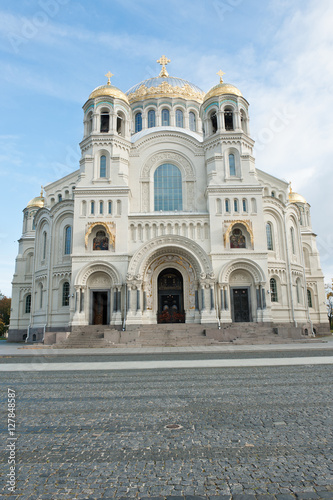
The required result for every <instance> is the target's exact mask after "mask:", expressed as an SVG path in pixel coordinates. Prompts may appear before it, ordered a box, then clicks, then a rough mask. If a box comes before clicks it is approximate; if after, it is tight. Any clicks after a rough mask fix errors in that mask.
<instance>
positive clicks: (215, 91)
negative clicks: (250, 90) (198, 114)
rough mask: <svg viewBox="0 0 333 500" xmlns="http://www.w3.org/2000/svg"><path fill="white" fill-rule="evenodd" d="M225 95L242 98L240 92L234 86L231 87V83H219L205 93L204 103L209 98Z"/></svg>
mask: <svg viewBox="0 0 333 500" xmlns="http://www.w3.org/2000/svg"><path fill="white" fill-rule="evenodd" d="M225 94H232V95H237V96H238V97H243V94H242V93H241V91H240V90H239V89H238V88H237V87H235V86H234V85H231V83H219V84H218V85H215V87H213V88H212V89H210V91H209V92H207V94H206V95H205V98H204V101H207V100H208V99H210V98H211V97H218V96H220V95H225Z"/></svg>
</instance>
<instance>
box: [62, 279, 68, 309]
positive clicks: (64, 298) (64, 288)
mask: <svg viewBox="0 0 333 500" xmlns="http://www.w3.org/2000/svg"><path fill="white" fill-rule="evenodd" d="M62 305H63V306H64V307H66V306H69V283H68V281H65V283H64V284H63V285H62Z"/></svg>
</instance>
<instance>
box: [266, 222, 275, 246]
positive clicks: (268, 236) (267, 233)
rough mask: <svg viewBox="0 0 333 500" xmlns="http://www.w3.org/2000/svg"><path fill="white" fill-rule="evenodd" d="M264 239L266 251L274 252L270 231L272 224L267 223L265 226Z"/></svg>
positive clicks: (271, 232)
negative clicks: (265, 240)
mask: <svg viewBox="0 0 333 500" xmlns="http://www.w3.org/2000/svg"><path fill="white" fill-rule="evenodd" d="M266 238H267V250H274V247H273V231H272V224H271V223H270V222H267V224H266Z"/></svg>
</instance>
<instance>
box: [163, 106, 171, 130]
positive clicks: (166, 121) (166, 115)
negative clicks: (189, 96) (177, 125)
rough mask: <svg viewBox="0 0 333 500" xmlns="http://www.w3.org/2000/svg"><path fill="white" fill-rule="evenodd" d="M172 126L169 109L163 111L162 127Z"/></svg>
mask: <svg viewBox="0 0 333 500" xmlns="http://www.w3.org/2000/svg"><path fill="white" fill-rule="evenodd" d="M169 125H170V113H169V110H168V109H162V127H165V126H167V127H168V126H169Z"/></svg>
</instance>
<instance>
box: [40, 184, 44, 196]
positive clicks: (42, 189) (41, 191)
mask: <svg viewBox="0 0 333 500" xmlns="http://www.w3.org/2000/svg"><path fill="white" fill-rule="evenodd" d="M43 194H44V188H43V186H41V190H40V197H41V198H43Z"/></svg>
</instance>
